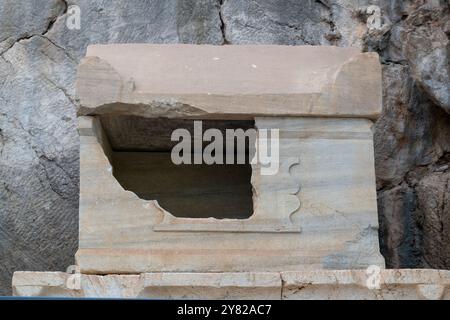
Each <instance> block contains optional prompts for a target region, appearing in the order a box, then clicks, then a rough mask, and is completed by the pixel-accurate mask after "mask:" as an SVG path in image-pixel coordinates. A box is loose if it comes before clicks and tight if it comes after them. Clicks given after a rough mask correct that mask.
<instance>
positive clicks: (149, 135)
mask: <svg viewBox="0 0 450 320" xmlns="http://www.w3.org/2000/svg"><path fill="white" fill-rule="evenodd" d="M100 120H101V123H102V127H103V129H104V131H105V133H106V135H107V137H108V140H109V143H110V146H111V149H112V154H111V156H110V160H111V162H112V166H113V174H114V177H115V178H116V179H117V181H118V182H119V183H120V184H121V185H122V187H123V188H124V189H126V190H129V191H132V192H134V193H135V194H136V195H137V196H138V197H140V198H141V199H145V200H157V201H158V203H159V205H160V206H161V207H162V208H164V209H165V210H167V211H168V212H170V213H171V214H172V215H174V216H176V217H184V218H210V217H213V218H217V219H225V218H226V219H247V218H249V217H250V216H251V215H252V214H253V200H252V185H251V174H252V169H251V165H250V160H251V158H252V157H253V154H254V153H253V152H254V151H252V149H253V147H252V146H251V141H250V140H249V139H245V151H244V152H245V163H244V164H237V163H236V162H237V161H236V159H237V158H236V156H237V148H236V146H235V148H234V151H233V152H234V160H235V161H234V163H233V164H230V163H226V159H225V158H226V156H225V154H224V164H206V163H205V161H204V159H202V161H201V162H202V163H201V164H194V150H198V148H197V149H196V148H195V145H194V140H195V139H197V140H198V139H200V141H202V140H203V139H202V137H203V133H204V132H206V131H207V130H208V129H218V130H220V132H221V133H222V134H223V137H224V139H223V145H224V151H226V149H225V148H226V144H227V143H228V142H227V140H226V139H225V137H226V129H232V130H236V129H242V130H244V131H246V130H248V129H252V128H254V121H250V120H201V133H202V135H201V136H200V137H199V135H198V132H199V131H198V130H197V131H196V130H194V121H196V123H197V124H196V125H197V129H198V124H199V122H198V121H200V120H186V119H182V120H180V119H166V118H144V117H137V116H124V115H103V116H101V117H100ZM176 129H186V130H187V131H188V132H189V133H190V135H191V138H192V139H191V141H190V144H191V154H190V158H191V159H192V162H191V164H178V165H176V164H174V163H173V161H172V158H171V152H172V148H173V147H174V146H175V145H177V144H179V142H180V141H181V140H178V141H171V135H172V132H173V131H174V130H176ZM185 132H186V131H185ZM216 132H217V131H216ZM196 133H197V135H196ZM235 142H236V143H237V141H236V140H235ZM210 143H211V141H202V142H201V144H200V145H201V150H202V151H204V150H205V147H206V146H207V145H209V144H210ZM230 150H231V149H230ZM214 154H215V153H213V155H214ZM185 159H186V158H185Z"/></svg>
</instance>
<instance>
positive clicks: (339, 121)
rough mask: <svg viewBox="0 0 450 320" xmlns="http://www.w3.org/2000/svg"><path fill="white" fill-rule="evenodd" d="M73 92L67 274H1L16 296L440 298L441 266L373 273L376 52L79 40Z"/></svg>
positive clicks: (444, 288)
mask: <svg viewBox="0 0 450 320" xmlns="http://www.w3.org/2000/svg"><path fill="white" fill-rule="evenodd" d="M76 88H77V94H78V99H79V104H80V109H79V128H78V131H79V134H80V144H81V147H80V211H79V219H80V224H79V250H78V252H77V253H76V262H77V266H71V268H70V270H68V271H74V270H75V274H72V273H70V272H67V273H63V272H16V273H15V274H14V277H13V290H14V294H15V295H18V296H63V297H127V298H130V297H133V298H136V297H139V298H215V299H225V298H234V299H245V298H247V299H248V298H258V299H267V298H270V299H280V298H281V299H449V298H450V289H449V288H450V271H443V270H407V269H405V270H384V269H383V268H384V259H383V257H382V256H381V255H380V252H379V244H378V218H377V203H376V190H375V173H374V155H373V143H372V131H371V128H372V125H373V123H372V120H374V119H376V117H377V116H378V115H379V113H380V111H381V110H380V109H381V96H382V94H381V70H380V64H379V61H378V56H377V55H376V54H374V53H360V52H359V51H358V50H357V49H352V48H336V47H310V46H308V47H286V46H263V45H260V46H196V45H148V44H140V45H137V44H126V45H125V44H121V45H94V46H90V47H89V48H88V52H87V56H86V57H85V58H84V59H83V61H82V62H81V64H80V65H79V69H78V75H77V84H76ZM344 269H345V270H344Z"/></svg>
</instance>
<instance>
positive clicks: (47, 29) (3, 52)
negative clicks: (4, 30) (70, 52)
mask: <svg viewBox="0 0 450 320" xmlns="http://www.w3.org/2000/svg"><path fill="white" fill-rule="evenodd" d="M60 1H61V2H62V3H63V5H64V9H63V10H62V11H61V12H60V13H59V14H57V15H56V16H54V17H53V18H52V19H50V21H49V23H48V25H47V27H46V28H45V30H44V32H42V33H41V34H28V35H26V36H22V37H20V38H17V39H16V40H15V41H14V42H13V43H12V44H11V45H10V46H8V47H7V48H6V49H5V50H3V51H2V52H0V56H1V57H3V55H4V54H5V53H6V52H7V51H9V50H10V49H12V48H13V47H14V45H15V44H16V43H19V42H21V41H24V40H29V39H31V38H33V37H35V36H41V37H44V38H46V39H47V40H49V41H50V39H48V38H47V37H46V36H45V35H46V34H47V33H48V32H50V30H51V29H52V27H53V26H54V24H55V22H56V20H58V18H59V17H61V16H63V15H65V14H66V13H67V9H68V4H67V1H66V0H60ZM50 42H51V43H52V44H53V45H55V46H57V45H56V44H55V43H54V42H52V41H50ZM0 43H1V42H0ZM57 47H58V48H60V49H62V50H64V49H63V48H61V47H59V46H57ZM64 51H65V50H64ZM71 59H72V58H71ZM72 60H73V59H72Z"/></svg>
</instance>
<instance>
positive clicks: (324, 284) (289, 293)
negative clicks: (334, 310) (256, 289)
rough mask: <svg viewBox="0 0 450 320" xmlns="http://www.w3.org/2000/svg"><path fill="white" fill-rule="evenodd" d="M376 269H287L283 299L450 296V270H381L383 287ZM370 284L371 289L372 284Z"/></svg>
mask: <svg viewBox="0 0 450 320" xmlns="http://www.w3.org/2000/svg"><path fill="white" fill-rule="evenodd" d="M374 275H375V273H374V272H373V271H370V272H366V271H365V270H332V271H330V270H317V271H313V272H283V273H281V277H282V279H283V294H282V299H292V300H298V299H302V300H305V299H307V300H309V299H320V300H335V299H339V300H341V299H342V300H354V299H358V300H411V299H412V300H416V299H428V300H437V299H445V300H449V299H450V271H448V270H431V269H390V270H387V269H385V270H380V274H379V280H380V282H379V287H375V286H373V285H374V284H376V282H374V281H376V277H374ZM368 284H369V286H373V287H371V289H369V288H368Z"/></svg>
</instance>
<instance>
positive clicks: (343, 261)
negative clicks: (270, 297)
mask: <svg viewBox="0 0 450 320" xmlns="http://www.w3.org/2000/svg"><path fill="white" fill-rule="evenodd" d="M255 125H256V127H257V128H258V129H263V128H264V129H273V128H277V129H279V130H280V133H279V134H280V171H279V172H278V173H277V174H275V175H269V176H263V175H261V174H260V171H259V167H258V166H259V165H258V164H255V165H253V173H252V185H253V189H254V191H253V193H254V197H253V208H254V213H253V215H252V216H251V217H250V218H249V219H241V220H236V219H223V220H217V219H212V218H209V219H202V218H176V217H174V216H173V215H171V214H170V213H169V212H167V211H166V210H164V209H163V208H161V207H160V206H159V205H158V203H157V202H156V201H146V200H141V199H139V198H138V197H137V196H136V195H135V194H134V193H132V192H130V191H125V190H124V189H123V188H122V187H121V185H120V184H119V183H118V182H117V180H116V179H115V178H114V176H113V174H112V170H113V168H112V166H111V163H110V162H109V160H108V157H109V158H111V152H113V150H111V148H110V147H109V144H108V137H107V136H106V135H105V134H104V131H103V130H102V128H101V124H100V121H99V119H98V118H95V117H80V125H79V132H80V140H81V183H80V188H81V189H80V244H79V250H78V252H77V255H76V260H77V264H78V265H80V267H81V270H82V272H85V273H101V274H104V273H120V272H126V273H140V272H149V271H151V272H156V271H172V272H178V271H183V272H190V271H195V272H211V271H214V272H216V271H217V272H220V271H221V272H231V271H285V270H298V269H313V268H326V269H333V268H335V269H346V268H347V269H348V268H365V267H367V266H369V265H373V264H374V265H379V266H381V267H383V266H384V259H383V258H382V257H381V255H380V254H379V249H378V237H377V228H378V220H377V208H376V194H375V173H374V164H373V145H372V133H371V126H372V123H371V121H369V120H365V119H323V118H283V117H281V118H264V117H257V118H256V119H255ZM324 150H327V156H326V157H324V156H323V151H324ZM118 234H120V235H121V236H120V237H118V236H117V235H118Z"/></svg>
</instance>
